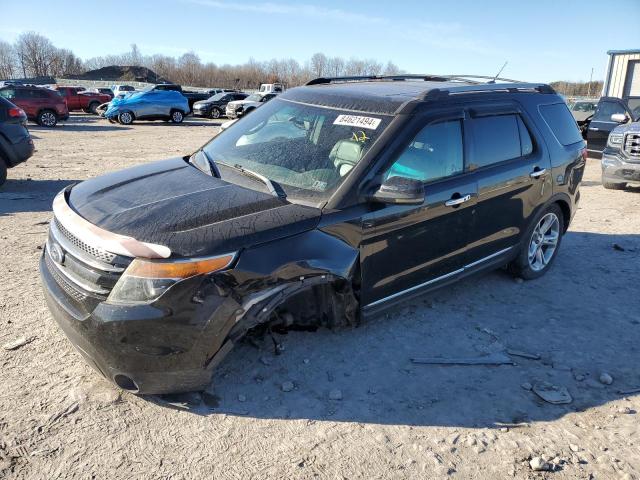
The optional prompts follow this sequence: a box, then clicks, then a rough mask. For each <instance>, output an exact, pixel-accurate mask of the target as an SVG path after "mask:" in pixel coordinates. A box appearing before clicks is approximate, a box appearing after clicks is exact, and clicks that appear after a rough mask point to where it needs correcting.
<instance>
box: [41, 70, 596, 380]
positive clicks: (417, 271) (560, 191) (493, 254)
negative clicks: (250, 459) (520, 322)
mask: <svg viewBox="0 0 640 480" xmlns="http://www.w3.org/2000/svg"><path fill="white" fill-rule="evenodd" d="M498 82H500V80H499V79H498ZM585 158H586V150H585V145H584V141H583V139H582V137H581V135H580V132H579V130H578V128H577V125H576V122H575V120H574V119H573V117H572V116H571V113H570V112H569V109H568V108H567V105H566V104H565V102H564V101H563V99H562V98H561V97H560V96H559V95H557V94H556V93H555V91H554V90H553V89H552V88H551V87H549V86H548V85H544V84H529V83H514V82H511V83H483V82H479V81H478V80H476V79H474V78H470V77H465V78H461V77H442V76H439V77H432V76H417V75H416V76H409V75H407V76H394V77H359V78H354V77H348V78H344V79H341V78H334V79H330V78H321V79H317V80H314V81H311V82H310V83H309V84H308V85H307V86H304V87H300V88H294V89H291V90H288V91H286V92H284V93H282V94H281V95H278V96H277V97H276V98H274V99H273V100H271V101H269V102H267V103H265V104H264V105H263V106H261V107H260V108H258V109H256V110H255V111H254V112H253V113H252V114H251V115H248V116H246V117H244V118H242V119H240V120H239V121H237V122H235V123H234V124H233V125H231V126H230V127H229V128H227V129H225V130H224V131H223V132H222V133H220V134H219V135H217V136H216V137H215V138H213V139H212V140H211V141H210V142H209V143H207V144H206V145H204V146H203V147H202V148H201V149H199V150H198V151H196V152H194V153H192V154H191V155H186V156H184V157H178V158H173V159H169V160H165V161H160V162H155V163H145V164H143V165H140V166H138V167H134V168H131V169H128V170H123V171H120V172H115V173H111V174H109V175H105V176H102V177H99V178H95V179H92V180H87V181H85V182H82V183H79V184H76V185H74V186H71V187H67V188H66V189H64V190H63V191H62V192H60V193H59V194H58V195H57V197H56V198H55V200H54V204H53V211H54V219H53V220H52V221H51V227H50V233H49V237H48V240H47V243H46V246H45V248H44V249H43V255H42V258H41V262H40V270H41V277H42V281H43V284H44V289H45V297H46V298H47V303H48V306H49V308H50V310H51V312H52V314H53V317H54V318H55V320H56V321H57V322H58V324H59V325H60V326H61V328H62V329H63V330H64V332H65V333H66V334H67V336H68V337H69V339H70V340H71V341H72V342H73V343H74V344H75V345H76V346H77V347H78V350H79V351H80V352H81V353H82V355H84V356H85V358H86V359H87V361H88V362H89V363H90V364H91V365H92V366H94V367H95V368H96V369H97V370H98V371H99V372H100V373H101V374H102V375H104V376H105V377H106V378H108V379H109V380H111V381H113V382H114V383H115V384H117V385H119V386H120V387H121V388H123V389H126V390H129V391H131V392H137V393H166V392H177V391H188V390H196V389H201V388H204V387H206V386H207V385H208V383H209V381H210V378H211V374H212V371H213V369H214V368H215V366H216V365H218V364H219V363H220V361H221V360H222V359H223V358H224V356H225V355H226V354H227V353H228V352H229V351H230V350H231V348H232V347H233V345H234V344H235V343H237V342H238V341H239V340H240V339H241V338H242V337H243V336H244V335H245V334H246V333H247V331H249V330H250V329H252V328H254V327H256V326H262V327H263V328H270V327H274V328H275V327H277V326H280V327H289V326H291V325H296V326H300V327H302V328H315V327H317V326H322V325H324V326H335V325H340V324H345V323H347V324H356V323H357V322H358V321H359V319H360V318H361V317H363V316H367V315H373V314H377V313H379V312H381V311H382V310H384V309H386V308H389V307H391V306H393V305H395V304H397V303H398V302H400V301H403V300H405V299H408V298H410V297H412V296H414V295H417V294H421V293H424V292H427V291H431V290H433V289H435V288H438V287H444V286H446V285H448V284H450V283H452V282H455V281H458V280H460V279H462V278H465V277H467V276H469V275H472V274H476V273H480V272H483V271H488V270H492V269H496V268H499V267H503V266H508V269H509V270H510V271H511V272H512V273H513V274H514V275H516V276H518V277H520V278H524V279H527V280H528V279H535V278H538V277H540V276H542V275H543V274H544V273H545V272H547V271H548V270H549V268H550V266H551V264H552V263H553V261H554V259H555V258H556V256H557V253H558V250H559V248H560V245H561V241H562V237H563V234H564V233H565V232H566V231H567V228H568V227H569V223H570V222H571V219H572V217H573V214H574V212H575V211H576V208H577V203H578V200H579V198H580V193H579V185H580V181H581V179H582V175H583V170H584V166H585ZM532 288H535V287H532ZM372 355H375V353H374V352H372Z"/></svg>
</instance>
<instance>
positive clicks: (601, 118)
mask: <svg viewBox="0 0 640 480" xmlns="http://www.w3.org/2000/svg"><path fill="white" fill-rule="evenodd" d="M613 115H616V116H617V117H616V118H617V119H618V121H616V120H614V119H613V118H612V116H613ZM638 120H640V97H628V98H615V97H602V98H601V99H600V101H599V102H598V106H597V107H596V111H595V113H594V114H593V117H591V120H590V121H589V124H588V126H587V149H588V151H589V154H590V155H591V156H593V157H596V158H600V157H601V156H602V151H603V150H604V149H605V147H606V146H607V139H608V138H609V134H610V133H611V131H612V130H613V129H614V128H616V127H617V126H618V125H620V124H621V123H626V122H628V121H631V122H635V121H638Z"/></svg>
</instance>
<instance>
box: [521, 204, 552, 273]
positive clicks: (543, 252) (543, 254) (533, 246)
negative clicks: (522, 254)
mask: <svg viewBox="0 0 640 480" xmlns="http://www.w3.org/2000/svg"><path fill="white" fill-rule="evenodd" d="M559 240H560V220H559V219H558V217H557V215H556V214H555V213H552V212H550V213H547V214H546V215H544V216H543V217H542V218H541V219H540V221H539V222H538V224H537V225H536V228H535V229H534V230H533V233H532V234H531V239H530V240H529V250H528V255H527V257H528V259H529V266H530V267H531V269H532V270H534V271H536V272H539V271H541V270H544V269H545V268H546V266H547V265H548V264H549V262H550V261H551V259H552V258H553V255H554V253H555V251H556V248H557V247H558V241H559Z"/></svg>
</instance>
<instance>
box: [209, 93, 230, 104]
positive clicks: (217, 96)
mask: <svg viewBox="0 0 640 480" xmlns="http://www.w3.org/2000/svg"><path fill="white" fill-rule="evenodd" d="M225 95H226V93H216V94H215V95H213V96H211V97H209V100H211V101H212V102H217V101H218V100H221V99H222V98H224V96H225Z"/></svg>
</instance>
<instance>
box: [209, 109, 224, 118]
mask: <svg viewBox="0 0 640 480" xmlns="http://www.w3.org/2000/svg"><path fill="white" fill-rule="evenodd" d="M221 116H222V111H221V110H220V109H219V108H218V107H213V108H212V109H211V118H213V119H214V120H216V119H218V118H220V117H221Z"/></svg>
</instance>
